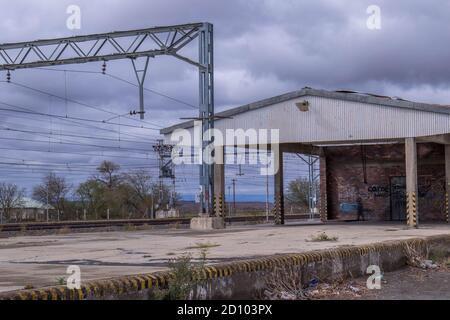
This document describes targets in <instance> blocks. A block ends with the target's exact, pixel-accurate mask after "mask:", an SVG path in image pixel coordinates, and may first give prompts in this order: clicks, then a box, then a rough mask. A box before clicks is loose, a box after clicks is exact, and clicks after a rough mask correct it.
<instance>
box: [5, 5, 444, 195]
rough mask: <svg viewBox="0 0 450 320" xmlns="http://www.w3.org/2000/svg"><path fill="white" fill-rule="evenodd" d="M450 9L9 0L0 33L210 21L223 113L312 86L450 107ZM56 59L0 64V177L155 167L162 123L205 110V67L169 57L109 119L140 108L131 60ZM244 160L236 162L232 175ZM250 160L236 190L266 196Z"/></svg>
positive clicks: (186, 173) (190, 170)
mask: <svg viewBox="0 0 450 320" xmlns="http://www.w3.org/2000/svg"><path fill="white" fill-rule="evenodd" d="M69 5H78V6H79V7H80V8H81V29H80V30H69V29H68V28H67V27H66V20H67V18H68V16H69V15H68V14H67V13H66V9H67V7H68V6H69ZM370 5H377V6H379V8H380V9H381V28H380V29H375V30H371V29H369V28H368V27H367V24H366V21H367V19H368V18H369V14H368V13H367V12H366V10H367V8H368V7H369V6H370ZM449 15H450V3H449V2H448V1H433V3H432V4H431V3H430V2H427V1H413V0H396V1H392V0H391V1H374V0H370V1H364V0H348V1H336V0H328V1H325V0H314V1H306V0H291V1H288V0H284V1H275V0H267V1H264V0H247V1H237V0H235V1H233V0H229V1H218V0H217V1H213V0H209V1H206V0H192V1H186V0H176V1H170V0H169V1H168V0H165V1H148V0H127V1H123V0H122V1H118V0H108V1H106V0H103V1H100V0H89V1H87V0H79V1H76V0H69V1H66V0H60V1H51V0H40V1H31V0H29V1H25V0H18V1H6V0H2V10H1V11H0V30H1V33H0V43H8V42H19V41H28V40H35V39H43V38H54V37H64V36H73V35H81V34H90V33H101V32H109V31H117V30H127V29H138V28H146V27H151V26H157V25H171V24H181V23H189V22H199V21H208V22H211V23H213V24H214V30H215V94H216V101H215V103H216V109H217V110H223V109H227V108H231V107H234V106H238V105H240V104H245V103H249V102H252V101H256V100H260V99H263V98H267V97H270V96H273V95H277V94H281V93H285V92H289V91H292V90H297V89H299V88H302V87H304V86H310V87H315V88H321V89H332V90H335V89H350V90H355V91H361V92H372V93H379V94H385V95H390V96H398V97H401V98H404V99H409V100H417V101H423V102H435V103H442V104H446V103H450V90H449V85H450V70H449V69H450V64H449V63H448V60H449V57H450V46H449V45H448V43H450V24H449V23H448V17H449ZM194 49H195V47H191V48H190V47H187V48H186V52H187V54H192V52H195V50H194ZM2 63H3V62H2ZM52 69H55V70H38V69H27V70H18V71H14V72H13V73H12V83H6V82H5V81H4V80H6V74H5V73H1V74H0V81H1V82H0V92H1V94H0V132H1V135H0V163H1V164H0V175H1V180H2V181H11V182H15V183H17V184H20V185H21V186H23V187H26V188H27V190H28V191H30V190H31V188H32V186H33V185H34V184H36V183H38V182H39V179H41V177H42V175H43V174H45V172H47V171H48V170H52V171H54V172H56V173H58V174H61V175H64V176H66V177H67V179H68V180H70V182H71V183H73V184H74V185H76V184H77V183H78V182H79V181H81V180H82V179H84V178H86V177H88V176H90V175H92V174H93V172H94V171H95V166H96V165H97V164H98V163H99V162H100V161H101V160H103V159H109V160H113V161H116V162H118V163H120V164H121V165H122V167H123V168H124V169H132V168H145V169H147V170H151V172H152V173H153V175H155V174H156V165H157V162H156V158H155V155H154V154H153V153H152V152H151V150H152V148H151V145H152V144H153V143H154V142H155V140H156V139H158V129H159V128H160V127H163V126H166V125H170V124H174V123H176V122H179V121H180V120H179V119H180V118H181V117H192V116H195V115H196V114H197V110H196V108H195V106H196V105H197V96H198V91H197V90H198V88H197V83H198V80H197V77H198V74H197V71H196V69H195V68H194V67H192V66H190V65H188V64H186V63H184V62H181V61H177V60H174V58H170V57H157V58H155V59H152V61H151V62H150V67H149V74H148V78H147V82H146V88H148V89H151V90H153V91H154V92H150V91H146V96H145V99H146V103H145V104H146V110H147V114H146V119H145V122H142V123H140V122H139V121H137V120H136V119H135V120H131V119H126V118H124V117H118V118H115V119H113V120H110V122H113V123H115V124H102V123H101V121H102V120H108V119H110V118H113V117H115V116H116V115H123V114H125V113H127V112H128V111H130V110H134V109H136V107H137V105H138V95H137V89H136V87H135V86H133V85H132V84H129V83H127V82H126V81H131V82H135V78H134V74H133V72H132V67H131V63H130V62H129V61H115V62H109V63H108V65H107V72H108V74H111V75H114V76H117V77H119V79H117V78H113V77H110V76H105V75H102V74H100V72H101V63H89V64H84V65H76V66H64V67H56V68H52ZM75 71H76V72H75ZM79 71H84V72H79ZM155 92H156V93H155ZM161 94H163V95H165V96H169V97H172V98H176V99H177V100H178V101H180V102H181V103H180V102H176V101H174V100H173V99H172V100H171V99H167V98H165V97H163V96H162V95H161ZM11 110H16V111H11ZM18 110H19V111H22V112H17V111H18ZM30 110H31V111H32V112H39V113H41V114H40V115H37V114H33V113H29V112H28V111H30ZM49 114H50V115H59V116H62V117H67V118H66V119H61V118H55V117H54V116H46V115H49ZM76 118H80V119H90V120H94V121H91V122H89V121H84V120H77V119H76ZM95 121H99V122H95ZM119 123H120V125H118V124H119ZM138 126H145V128H137V127H138ZM82 136H83V137H82ZM287 161H288V162H289V165H288V166H287V167H288V169H287V170H288V173H287V176H288V178H289V179H291V178H295V177H297V176H298V175H301V174H302V173H303V172H304V171H303V169H302V167H301V166H300V163H301V161H300V160H299V159H296V158H295V156H293V157H291V158H289V159H288V160H287ZM236 170H237V168H236V167H232V168H230V170H228V181H227V185H229V183H230V182H229V179H231V178H232V177H234V175H235V173H236ZM243 170H244V172H245V173H246V174H247V176H246V177H253V176H252V175H254V179H253V180H252V181H253V182H252V183H253V184H252V183H250V182H249V180H251V179H243V178H241V181H242V182H241V183H240V184H238V192H239V193H240V194H247V195H251V194H253V195H254V194H259V193H263V192H264V186H263V183H264V179H263V178H258V177H257V176H256V175H255V174H254V172H256V170H254V168H253V169H252V168H243ZM246 170H247V171H246ZM197 173H198V170H197V168H195V167H185V168H180V169H179V170H178V179H177V185H178V190H179V192H182V193H185V194H192V190H193V189H195V188H196V187H195V185H196V176H197ZM258 179H260V180H258ZM260 182H261V183H260Z"/></svg>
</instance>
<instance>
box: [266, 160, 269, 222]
mask: <svg viewBox="0 0 450 320" xmlns="http://www.w3.org/2000/svg"><path fill="white" fill-rule="evenodd" d="M268 172H269V164H267V173H268ZM267 173H266V221H267V222H269V175H268V174H267Z"/></svg>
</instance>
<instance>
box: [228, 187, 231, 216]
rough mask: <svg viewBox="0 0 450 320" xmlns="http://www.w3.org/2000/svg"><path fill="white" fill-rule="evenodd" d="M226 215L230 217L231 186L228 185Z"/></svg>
mask: <svg viewBox="0 0 450 320" xmlns="http://www.w3.org/2000/svg"><path fill="white" fill-rule="evenodd" d="M228 216H229V217H231V186H228Z"/></svg>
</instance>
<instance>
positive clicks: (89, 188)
mask: <svg viewBox="0 0 450 320" xmlns="http://www.w3.org/2000/svg"><path fill="white" fill-rule="evenodd" d="M104 191H105V186H104V185H103V184H102V183H100V182H99V181H97V180H95V179H89V180H87V181H86V182H83V183H81V184H80V185H79V186H78V188H77V189H76V190H75V195H76V196H77V197H78V199H79V200H80V202H81V204H82V206H83V209H85V210H87V211H88V212H89V214H91V215H92V214H93V215H94V218H95V219H98V213H99V212H100V211H102V210H103V211H104V210H106V209H105V205H106V203H105V195H104V193H105V192H104Z"/></svg>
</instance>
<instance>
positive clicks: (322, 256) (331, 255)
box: [0, 235, 450, 300]
mask: <svg viewBox="0 0 450 320" xmlns="http://www.w3.org/2000/svg"><path fill="white" fill-rule="evenodd" d="M435 242H450V235H439V236H431V237H427V238H426V239H422V238H414V239H407V240H396V241H387V242H381V243H376V244H369V245H362V246H351V247H342V248H335V249H327V250H317V251H310V252H304V253H297V254H280V255H274V256H268V257H264V258H258V259H251V260H243V261H236V262H231V263H226V264H220V265H211V266H206V267H204V268H203V269H201V270H198V271H197V272H196V273H195V275H194V277H195V279H196V280H212V279H217V278H226V277H230V276H232V275H234V274H237V273H245V272H256V271H269V272H270V271H273V270H276V269H279V268H284V267H289V266H307V265H309V264H311V263H317V262H322V261H327V260H328V261H329V260H333V259H337V258H351V257H361V256H366V255H369V254H371V253H382V252H392V251H394V250H402V252H405V249H407V248H411V247H412V248H417V249H421V248H422V249H424V248H425V247H426V246H427V245H428V244H432V243H435ZM405 254H406V253H405ZM172 276H173V275H172V274H171V272H170V271H161V272H155V273H149V274H141V275H132V276H123V277H117V278H111V279H104V280H98V281H89V282H86V283H84V284H82V285H81V288H80V289H79V290H76V289H68V288H67V287H66V286H55V287H45V288H41V289H31V290H18V291H11V292H6V293H3V294H0V300H84V299H87V298H92V299H102V298H107V297H111V296H116V297H117V296H120V295H123V294H132V293H136V292H139V291H141V290H146V289H152V288H165V287H166V286H167V284H168V283H169V282H170V279H171V278H172Z"/></svg>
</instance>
